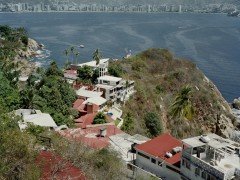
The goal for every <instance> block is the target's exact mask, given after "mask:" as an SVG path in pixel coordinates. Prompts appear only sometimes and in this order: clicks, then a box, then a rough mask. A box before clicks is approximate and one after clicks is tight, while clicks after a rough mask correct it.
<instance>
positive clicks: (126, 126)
mask: <svg viewBox="0 0 240 180" xmlns="http://www.w3.org/2000/svg"><path fill="white" fill-rule="evenodd" d="M132 118H133V117H132V114H131V113H130V112H128V113H126V115H125V117H124V121H123V125H122V126H121V130H123V131H125V132H127V133H130V132H131V130H132V129H133V128H134V125H133V119H132Z"/></svg>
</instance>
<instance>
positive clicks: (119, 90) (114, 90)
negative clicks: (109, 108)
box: [96, 75, 134, 102]
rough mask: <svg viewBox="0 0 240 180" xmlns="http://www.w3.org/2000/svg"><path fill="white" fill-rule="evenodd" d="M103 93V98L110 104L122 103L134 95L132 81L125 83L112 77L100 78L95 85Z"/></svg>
mask: <svg viewBox="0 0 240 180" xmlns="http://www.w3.org/2000/svg"><path fill="white" fill-rule="evenodd" d="M96 87H97V88H99V89H100V91H103V97H104V98H105V99H107V100H111V101H112V102H124V101H125V100H127V99H128V98H129V96H130V95H131V94H133V93H134V81H125V80H123V79H122V78H119V77H114V76H106V75H105V76H101V77H99V78H98V84H97V85H96Z"/></svg>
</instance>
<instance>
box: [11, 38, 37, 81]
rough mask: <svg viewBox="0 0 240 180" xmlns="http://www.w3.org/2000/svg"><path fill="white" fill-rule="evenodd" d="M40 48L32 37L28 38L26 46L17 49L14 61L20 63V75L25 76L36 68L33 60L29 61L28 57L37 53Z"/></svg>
mask: <svg viewBox="0 0 240 180" xmlns="http://www.w3.org/2000/svg"><path fill="white" fill-rule="evenodd" d="M39 49H41V46H40V45H39V44H38V43H37V42H36V41H35V40H33V39H31V38H29V39H28V46H27V47H25V48H23V49H20V50H18V51H17V56H16V57H15V62H21V63H20V67H19V68H20V69H21V76H22V77H26V76H29V74H30V73H31V72H32V71H34V70H35V69H36V64H35V62H31V61H29V59H30V58H32V57H34V56H36V55H38V53H37V51H38V50H39Z"/></svg>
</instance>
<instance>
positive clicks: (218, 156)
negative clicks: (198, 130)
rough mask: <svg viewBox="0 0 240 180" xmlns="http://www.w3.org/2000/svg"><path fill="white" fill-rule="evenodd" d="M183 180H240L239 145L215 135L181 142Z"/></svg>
mask: <svg viewBox="0 0 240 180" xmlns="http://www.w3.org/2000/svg"><path fill="white" fill-rule="evenodd" d="M182 142H183V146H182V148H183V151H182V162H181V164H182V166H181V174H182V179H183V180H203V179H207V180H230V179H232V180H233V179H235V180H236V179H240V144H239V143H236V142H234V141H231V140H229V139H224V138H222V137H220V136H218V135H216V134H208V135H204V136H197V137H192V138H188V139H184V140H182Z"/></svg>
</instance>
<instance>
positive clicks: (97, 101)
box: [83, 97, 107, 106]
mask: <svg viewBox="0 0 240 180" xmlns="http://www.w3.org/2000/svg"><path fill="white" fill-rule="evenodd" d="M106 102H107V100H106V99H105V98H103V97H90V98H88V99H87V100H86V101H84V102H83V104H87V103H92V104H96V105H98V106H101V105H102V104H104V103H106Z"/></svg>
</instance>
